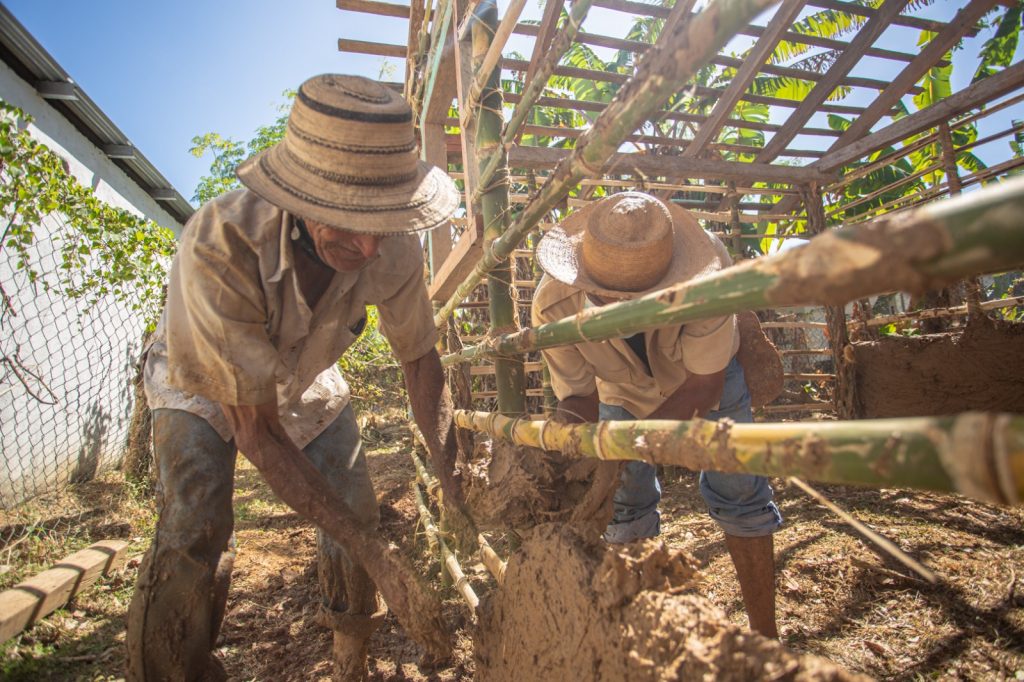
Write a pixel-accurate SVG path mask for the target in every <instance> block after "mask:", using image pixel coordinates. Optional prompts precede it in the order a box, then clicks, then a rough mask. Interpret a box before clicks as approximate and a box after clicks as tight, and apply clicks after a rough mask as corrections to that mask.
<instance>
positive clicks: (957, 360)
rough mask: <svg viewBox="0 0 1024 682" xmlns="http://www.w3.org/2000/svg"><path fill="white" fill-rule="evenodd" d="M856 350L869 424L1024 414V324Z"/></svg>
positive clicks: (974, 327)
mask: <svg viewBox="0 0 1024 682" xmlns="http://www.w3.org/2000/svg"><path fill="white" fill-rule="evenodd" d="M853 349H854V358H855V368H856V377H857V389H858V393H859V396H860V401H861V405H862V407H863V409H864V414H863V416H864V417H866V418H884V417H908V416H933V415H947V414H956V413H958V412H966V411H969V410H987V411H993V412H1017V413H1024V324H1021V323H1013V322H1004V321H992V322H989V323H986V322H981V323H972V324H970V325H968V326H967V328H966V329H965V330H964V331H963V332H962V333H948V334H934V335H928V336H919V337H886V338H883V339H881V340H879V341H872V342H865V343H855V344H853Z"/></svg>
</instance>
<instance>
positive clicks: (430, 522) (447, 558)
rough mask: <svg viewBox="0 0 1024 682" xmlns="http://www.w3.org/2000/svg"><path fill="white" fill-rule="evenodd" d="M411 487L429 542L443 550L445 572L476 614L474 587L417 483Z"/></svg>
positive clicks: (476, 605)
mask: <svg viewBox="0 0 1024 682" xmlns="http://www.w3.org/2000/svg"><path fill="white" fill-rule="evenodd" d="M409 487H410V488H412V491H413V494H415V495H416V508H417V509H418V510H419V512H420V522H421V523H422V524H423V530H424V531H426V533H427V538H428V540H429V539H430V538H433V542H432V543H431V544H432V545H433V544H435V543H436V546H438V547H440V548H441V558H442V563H443V564H444V567H445V570H447V571H448V575H450V576H451V577H452V581H453V582H454V583H455V589H457V590H458V591H459V594H460V595H461V596H462V598H463V599H464V600H465V601H466V603H467V604H468V605H469V608H470V610H471V611H473V612H474V613H475V612H476V609H477V607H478V606H480V598H479V597H477V596H476V592H474V591H473V586H472V585H470V584H469V580H467V579H466V574H465V573H463V572H462V567H461V566H459V560H458V559H456V558H455V554H453V553H452V551H451V550H450V549H448V545H447V543H445V541H444V538H443V537H441V533H440V532H439V531H438V530H437V526H435V525H434V519H433V517H432V516H431V515H430V509H428V508H427V503H426V501H425V500H424V499H423V493H422V492H420V487H419V485H417V483H416V481H410V482H409Z"/></svg>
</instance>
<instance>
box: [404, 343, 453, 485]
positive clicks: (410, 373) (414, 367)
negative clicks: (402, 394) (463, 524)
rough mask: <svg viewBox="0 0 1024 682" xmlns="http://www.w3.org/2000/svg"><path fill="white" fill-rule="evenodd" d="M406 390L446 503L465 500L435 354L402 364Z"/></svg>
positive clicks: (450, 415) (445, 392) (450, 414)
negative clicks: (456, 465)
mask: <svg viewBox="0 0 1024 682" xmlns="http://www.w3.org/2000/svg"><path fill="white" fill-rule="evenodd" d="M402 371H403V373H404V374H405V387H406V390H407V391H408V393H409V403H410V405H412V415H413V419H415V420H416V425H417V426H418V427H419V428H420V433H422V434H423V439H424V440H425V441H426V445H427V452H428V453H429V454H430V461H431V464H432V465H433V467H434V471H435V472H436V473H437V474H438V477H439V478H440V479H441V487H442V489H443V490H444V492H445V494H446V496H447V499H449V500H450V501H452V502H455V503H456V504H460V503H461V500H462V485H461V480H460V477H459V472H458V471H457V470H456V467H455V463H456V455H457V454H458V444H457V441H456V439H455V421H454V414H453V409H454V407H453V405H452V398H451V394H450V392H449V390H448V385H447V384H446V383H445V380H444V370H443V369H442V368H441V358H440V357H438V355H437V351H436V350H433V349H432V350H431V351H430V352H428V353H427V354H426V355H424V356H423V357H421V358H419V359H418V360H414V361H412V362H403V363H402Z"/></svg>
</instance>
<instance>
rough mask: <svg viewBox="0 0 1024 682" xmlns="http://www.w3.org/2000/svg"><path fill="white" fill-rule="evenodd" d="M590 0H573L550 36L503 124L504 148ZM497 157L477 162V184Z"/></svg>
mask: <svg viewBox="0 0 1024 682" xmlns="http://www.w3.org/2000/svg"><path fill="white" fill-rule="evenodd" d="M592 4H593V0H576V2H575V3H573V6H572V10H571V11H570V12H569V17H568V20H567V21H566V23H565V24H563V25H562V27H561V29H560V30H559V31H558V33H557V34H556V35H555V38H554V40H552V41H551V46H550V47H549V48H548V51H547V54H546V55H545V57H544V60H543V61H542V62H541V64H540V66H538V67H537V72H536V73H535V74H534V75H533V78H532V79H531V80H530V82H528V83H524V86H525V90H523V94H522V95H521V99H520V100H519V104H518V105H516V108H515V110H514V111H513V112H512V117H511V118H510V119H509V121H508V123H506V124H505V127H504V129H503V130H502V133H501V144H502V147H503V148H505V149H506V150H507V149H508V146H509V145H510V144H512V143H513V142H514V141H515V139H516V136H517V135H518V134H519V129H520V127H522V125H523V122H524V121H525V120H526V117H527V116H528V115H529V113H530V110H531V109H532V108H533V105H534V104H536V103H537V100H538V99H539V98H540V96H541V94H542V93H543V92H544V88H545V87H547V84H548V79H549V78H551V74H552V73H554V70H555V67H556V66H558V61H559V60H560V59H561V58H562V55H563V54H565V51H566V50H568V49H569V46H570V45H572V41H573V40H575V39H576V34H577V33H579V30H580V26H582V25H583V20H584V19H585V18H586V16H587V12H589V11H590V6H591V5H592ZM501 157H502V154H501V153H499V152H497V151H495V152H494V153H492V154H491V156H490V157H489V158H487V159H486V160H485V161H484V162H483V163H482V164H481V171H480V182H481V184H487V183H488V182H489V181H490V178H491V176H492V175H494V172H495V171H496V170H497V169H498V164H499V163H500V162H501Z"/></svg>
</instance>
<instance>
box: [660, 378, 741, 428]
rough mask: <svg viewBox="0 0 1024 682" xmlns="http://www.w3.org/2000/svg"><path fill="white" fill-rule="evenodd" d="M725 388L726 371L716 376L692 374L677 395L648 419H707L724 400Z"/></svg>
mask: <svg viewBox="0 0 1024 682" xmlns="http://www.w3.org/2000/svg"><path fill="white" fill-rule="evenodd" d="M724 388H725V370H724V369H723V370H722V371H721V372H715V373H714V374H690V376H688V377H686V381H684V382H683V385H682V386H680V387H679V388H677V389H676V390H675V393H673V394H672V395H670V396H669V397H668V398H666V399H665V402H663V403H662V404H661V407H659V408H658V409H656V410H655V411H654V412H652V413H651V414H650V415H649V416H648V417H647V418H648V419H681V420H683V421H686V420H689V419H693V418H694V417H695V416H696V417H705V416H707V414H708V412H710V411H711V409H712V408H713V407H714V406H715V405H717V404H718V401H719V400H721V399H722V390H723V389H724Z"/></svg>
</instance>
